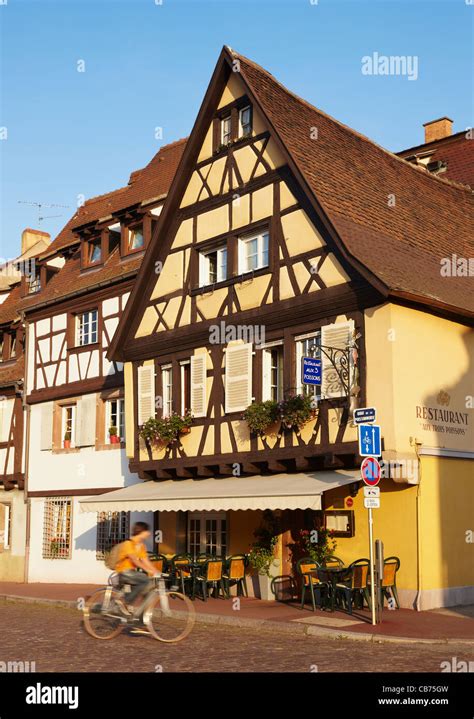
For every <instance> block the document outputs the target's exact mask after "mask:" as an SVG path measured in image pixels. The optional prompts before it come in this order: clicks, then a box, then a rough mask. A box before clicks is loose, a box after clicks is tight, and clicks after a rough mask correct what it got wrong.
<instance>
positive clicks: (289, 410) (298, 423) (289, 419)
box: [278, 394, 315, 429]
mask: <svg viewBox="0 0 474 719" xmlns="http://www.w3.org/2000/svg"><path fill="white" fill-rule="evenodd" d="M278 410H279V413H280V417H281V420H282V422H283V423H284V424H285V425H286V426H287V427H297V428H298V429H301V427H303V426H304V425H305V424H306V423H307V422H308V421H309V420H310V419H311V417H312V416H313V414H314V410H315V408H314V406H313V398H312V397H311V396H310V395H306V394H297V395H294V396H292V397H288V398H287V399H284V400H282V401H281V402H280V403H279V405H278Z"/></svg>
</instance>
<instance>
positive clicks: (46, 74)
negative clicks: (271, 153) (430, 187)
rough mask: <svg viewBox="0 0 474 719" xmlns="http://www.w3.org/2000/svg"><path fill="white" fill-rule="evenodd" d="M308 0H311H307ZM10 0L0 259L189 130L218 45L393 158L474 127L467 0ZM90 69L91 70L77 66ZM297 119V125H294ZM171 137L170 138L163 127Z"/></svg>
mask: <svg viewBox="0 0 474 719" xmlns="http://www.w3.org/2000/svg"><path fill="white" fill-rule="evenodd" d="M313 3H314V4H313ZM313 3H312V2H311V0H260V1H257V0H238V1H237V2H235V1H234V0H163V1H162V4H161V5H160V4H159V0H157V3H156V4H155V0H93V1H92V0H90V1H88V0H62V1H59V0H58V1H57V2H55V1H49V2H47V1H44V0H8V3H7V5H1V4H0V23H1V45H2V55H1V90H2V94H1V109H0V126H1V127H6V128H7V131H8V137H7V139H3V140H2V141H1V142H0V151H1V153H2V156H1V180H2V188H1V199H0V210H1V228H0V229H1V236H0V256H2V257H5V258H8V257H13V256H15V254H17V253H18V248H19V242H20V233H21V231H22V229H24V228H25V227H37V226H38V221H37V218H38V212H37V209H36V208H35V207H31V206H29V205H24V204H19V203H18V201H19V200H28V201H36V202H43V203H49V204H52V203H55V204H59V205H69V209H67V208H44V211H43V215H62V217H58V218H49V219H45V220H44V221H43V223H42V227H43V228H44V229H45V230H47V231H49V232H51V234H52V235H53V237H54V236H55V235H56V234H57V233H58V232H59V230H60V229H61V227H62V226H63V225H64V224H65V222H66V221H67V219H68V217H69V216H70V215H72V214H73V212H74V209H75V207H76V204H77V197H78V195H81V194H83V195H85V196H86V197H91V196H93V195H97V194H101V193H103V192H107V191H109V190H113V189H115V188H117V187H120V186H122V185H124V184H126V183H127V181H128V177H129V174H130V172H131V171H132V170H134V169H138V168H140V167H142V166H143V165H145V164H146V163H147V162H148V161H149V160H150V158H151V157H152V156H153V155H154V153H155V152H156V151H157V150H158V149H159V147H160V145H162V144H166V143H168V142H172V141H173V140H176V139H178V138H180V137H185V136H186V135H188V134H189V132H190V130H191V128H192V125H193V122H194V119H195V116H196V113H197V111H198V108H199V105H200V102H201V100H202V97H203V94H204V92H205V90H206V87H207V85H208V82H209V79H210V76H211V73H212V71H213V68H214V65H215V63H216V60H217V57H218V55H219V52H220V50H221V47H222V45H224V44H228V45H230V46H231V47H233V48H234V49H236V50H237V51H239V52H241V53H242V54H244V55H247V56H248V57H250V58H252V59H253V60H255V61H256V62H258V63H259V64H261V65H263V67H265V68H266V69H268V70H269V71H270V72H272V73H273V74H274V75H275V76H276V77H277V78H278V79H279V80H280V81H281V82H283V83H284V84H285V85H286V86H287V87H289V88H290V89H291V90H293V91H294V92H296V93H297V94H299V95H301V96H302V97H304V98H306V99H307V100H309V101H310V102H312V103H313V104H314V105H316V106H317V107H320V108H321V109H323V110H324V111H326V112H328V113H329V114H331V115H333V116H334V117H336V118H337V119H339V120H341V121H342V122H345V123H347V124H348V125H350V126H351V127H353V128H355V129H357V130H358V131H360V132H362V133H363V134H365V135H368V136H369V137H371V138H372V139H374V140H375V141H377V142H378V143H380V144H381V145H383V146H385V147H387V148H388V149H391V150H398V149H402V148H404V147H410V146H413V145H416V144H418V143H421V142H422V138H423V128H422V123H423V122H426V121H428V120H432V119H435V118H437V117H440V116H443V115H448V116H449V117H451V118H452V119H453V120H454V131H455V132H457V131H460V130H464V129H465V128H466V127H470V126H471V125H472V124H473V65H474V63H473V24H474V4H473V5H468V4H466V2H465V0H397V1H392V0H370V1H366V2H364V1H363V0H318V2H317V3H315V2H314V0H313ZM374 52H378V53H379V54H381V55H382V54H383V55H408V56H416V57H417V58H418V78H417V80H416V81H411V80H409V79H408V77H406V76H405V77H393V76H392V77H386V76H377V77H376V76H364V75H363V74H362V72H361V59H362V57H364V56H367V55H372V54H373V53H374ZM81 60H82V61H84V63H85V72H78V70H77V68H78V62H80V61H81ZM289 121H291V120H289ZM156 127H162V128H163V140H156V139H155V128H156Z"/></svg>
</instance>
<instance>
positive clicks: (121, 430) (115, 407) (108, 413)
mask: <svg viewBox="0 0 474 719" xmlns="http://www.w3.org/2000/svg"><path fill="white" fill-rule="evenodd" d="M124 405H125V400H124V399H122V398H119V399H109V400H107V403H106V410H105V441H106V443H107V444H111V442H112V440H111V439H110V437H111V435H110V432H109V430H110V428H111V427H114V428H115V429H116V430H117V431H116V434H115V435H114V436H116V437H118V438H119V439H120V440H121V441H122V442H123V440H124V439H125V406H124Z"/></svg>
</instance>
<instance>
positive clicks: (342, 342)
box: [321, 320, 354, 398]
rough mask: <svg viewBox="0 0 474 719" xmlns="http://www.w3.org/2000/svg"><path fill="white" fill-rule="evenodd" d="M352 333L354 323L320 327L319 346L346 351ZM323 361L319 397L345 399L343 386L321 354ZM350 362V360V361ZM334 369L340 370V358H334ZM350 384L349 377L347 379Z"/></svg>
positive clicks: (338, 323) (332, 366)
mask: <svg viewBox="0 0 474 719" xmlns="http://www.w3.org/2000/svg"><path fill="white" fill-rule="evenodd" d="M353 331H354V322H353V320H350V321H349V322H336V323H334V324H332V325H325V326H324V327H321V344H322V346H323V347H337V348H338V349H346V348H347V345H348V344H349V342H350V340H351V338H352V333H353ZM321 355H322V360H323V379H322V388H321V395H322V397H323V398H325V397H345V395H346V392H345V390H344V386H343V384H342V383H341V380H340V379H339V375H338V373H337V371H336V368H335V367H334V364H333V363H332V362H330V360H329V358H328V357H326V355H325V354H324V352H321ZM350 362H352V359H350ZM336 367H337V368H338V369H339V370H341V369H342V364H341V358H340V357H336ZM349 383H350V377H349Z"/></svg>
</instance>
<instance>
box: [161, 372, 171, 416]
mask: <svg viewBox="0 0 474 719" xmlns="http://www.w3.org/2000/svg"><path fill="white" fill-rule="evenodd" d="M161 381H162V383H163V417H171V415H172V414H173V370H172V368H171V365H169V366H166V367H162V368H161Z"/></svg>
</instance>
